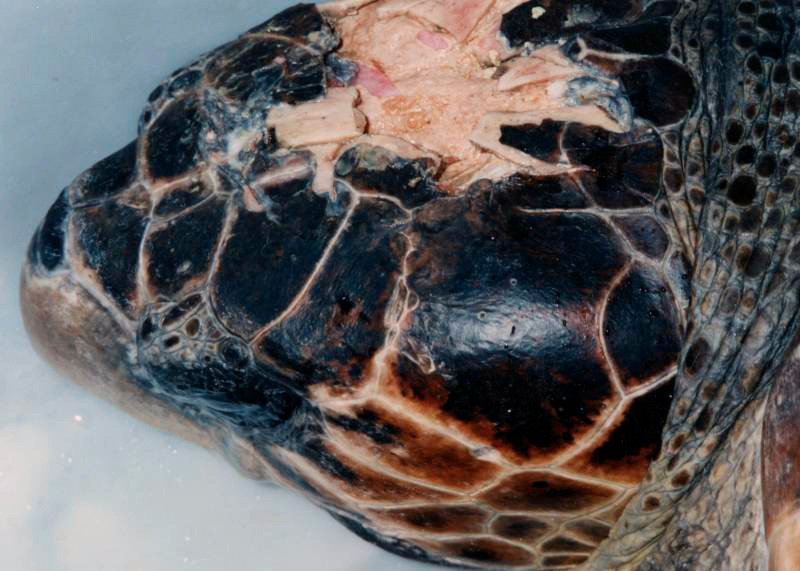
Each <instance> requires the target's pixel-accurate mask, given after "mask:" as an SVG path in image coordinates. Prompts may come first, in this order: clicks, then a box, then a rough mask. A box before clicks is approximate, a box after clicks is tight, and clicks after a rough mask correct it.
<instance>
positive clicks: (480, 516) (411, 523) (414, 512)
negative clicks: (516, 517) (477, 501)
mask: <svg viewBox="0 0 800 571" xmlns="http://www.w3.org/2000/svg"><path fill="white" fill-rule="evenodd" d="M371 513H372V514H374V516H375V517H376V518H378V519H380V520H383V521H386V522H387V523H389V524H390V525H399V526H401V527H407V528H410V529H414V530H422V531H428V532H436V533H481V532H482V531H483V529H484V525H485V524H486V521H487V520H488V518H489V514H488V513H487V512H485V511H484V510H481V509H479V508H476V507H472V506H430V507H420V508H398V509H393V510H371Z"/></svg>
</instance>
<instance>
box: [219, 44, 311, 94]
mask: <svg viewBox="0 0 800 571" xmlns="http://www.w3.org/2000/svg"><path fill="white" fill-rule="evenodd" d="M206 72H207V74H208V77H209V81H210V82H211V84H212V85H214V86H216V87H217V88H218V89H220V90H221V91H222V92H223V93H225V94H226V95H227V96H228V97H230V98H232V99H234V100H237V101H240V102H247V101H248V100H249V99H250V98H251V97H259V98H260V99H261V100H267V101H270V100H271V101H272V102H275V103H281V102H283V103H291V104H294V103H300V102H303V101H308V100H311V99H316V98H317V97H320V96H322V95H324V93H325V66H324V62H323V58H322V56H320V55H318V54H316V53H314V52H312V51H309V50H308V49H307V48H305V47H303V46H299V45H294V44H292V43H289V42H288V41H283V40H279V39H274V38H258V37H253V36H249V37H244V38H242V39H240V40H237V41H235V42H232V43H231V44H229V45H228V46H227V47H226V48H224V49H223V50H222V51H221V52H220V53H219V54H217V56H216V57H215V58H214V59H213V60H212V61H211V62H210V63H209V65H208V67H207V70H206Z"/></svg>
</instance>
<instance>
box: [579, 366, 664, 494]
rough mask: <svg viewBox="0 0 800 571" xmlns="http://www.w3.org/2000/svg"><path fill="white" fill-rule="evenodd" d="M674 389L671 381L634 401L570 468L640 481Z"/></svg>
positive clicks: (655, 446)
mask: <svg viewBox="0 0 800 571" xmlns="http://www.w3.org/2000/svg"><path fill="white" fill-rule="evenodd" d="M674 390H675V383H674V380H670V381H668V382H666V383H663V384H662V385H661V386H659V387H658V388H657V389H655V390H652V391H650V392H649V393H647V394H645V395H642V396H641V397H638V398H636V399H634V400H633V402H632V403H631V404H630V405H629V406H628V407H627V409H626V411H625V412H624V414H623V415H622V418H621V420H620V422H619V423H618V424H617V425H616V426H615V427H614V428H613V429H612V430H610V431H609V432H608V434H607V436H604V437H603V438H601V439H600V440H599V441H598V442H597V443H596V445H595V447H594V448H593V449H590V450H588V451H587V452H585V453H584V454H582V455H580V456H578V457H577V458H576V459H575V460H572V461H570V463H569V466H570V467H572V468H573V469H575V470H577V471H580V472H584V473H590V474H593V475H595V476H597V477H601V478H607V479H609V480H616V481H620V482H628V483H631V484H635V483H638V482H640V481H641V479H642V477H644V475H645V473H646V471H647V466H648V464H649V463H650V461H652V460H653V459H654V458H655V457H656V456H658V453H659V451H660V445H661V429H660V428H657V427H661V426H663V422H664V421H665V420H666V418H667V414H668V412H669V407H670V405H671V404H672V396H673V392H674Z"/></svg>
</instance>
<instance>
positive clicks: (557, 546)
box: [542, 537, 595, 553]
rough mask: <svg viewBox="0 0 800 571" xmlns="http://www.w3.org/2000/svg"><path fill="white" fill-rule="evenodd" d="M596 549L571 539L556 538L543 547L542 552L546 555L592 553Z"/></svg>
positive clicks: (545, 543)
mask: <svg viewBox="0 0 800 571" xmlns="http://www.w3.org/2000/svg"><path fill="white" fill-rule="evenodd" d="M594 549H595V548H594V546H593V545H586V544H585V543H581V542H580V541H575V540H574V539H571V538H569V537H554V538H553V539H549V540H547V541H545V542H544V544H543V545H542V551H543V552H545V553H548V552H549V553H564V552H574V553H591V552H592V551H594Z"/></svg>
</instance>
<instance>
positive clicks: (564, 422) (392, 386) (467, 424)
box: [383, 328, 618, 466]
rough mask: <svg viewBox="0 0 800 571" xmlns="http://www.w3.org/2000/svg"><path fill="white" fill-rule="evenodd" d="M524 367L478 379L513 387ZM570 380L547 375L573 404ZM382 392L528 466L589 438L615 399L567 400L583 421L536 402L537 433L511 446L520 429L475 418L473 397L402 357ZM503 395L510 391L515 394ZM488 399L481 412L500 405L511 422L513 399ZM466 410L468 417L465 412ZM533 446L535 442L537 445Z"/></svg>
mask: <svg viewBox="0 0 800 571" xmlns="http://www.w3.org/2000/svg"><path fill="white" fill-rule="evenodd" d="M572 330H573V331H575V330H576V329H575V328H573V329H572ZM599 354H600V353H599V349H598V355H599ZM598 362H599V361H598ZM524 366H525V364H520V366H519V368H514V367H513V364H509V363H498V364H497V369H496V370H495V372H494V373H493V375H492V376H491V377H487V376H486V375H483V376H482V377H481V378H480V380H482V381H485V382H486V383H490V382H492V381H491V379H509V380H508V381H507V382H508V385H509V386H511V387H514V386H515V383H519V382H522V381H521V379H524V378H526V375H525V370H524V368H523V367H524ZM481 374H482V373H481V372H476V376H477V375H481ZM529 380H530V382H535V381H536V379H529ZM572 381H573V379H570V378H567V377H565V376H563V375H561V374H560V373H558V372H554V373H552V375H551V384H552V385H554V389H553V390H564V391H565V392H569V395H570V399H571V398H572V397H573V396H574V397H575V399H579V398H581V397H580V395H579V394H576V392H577V387H576V386H574V383H573V382H572ZM383 390H384V396H386V397H388V398H389V399H391V400H392V401H394V402H397V403H398V404H399V405H400V406H402V407H404V408H409V409H411V410H415V411H416V412H418V413H420V414H423V415H425V416H427V417H429V418H432V419H435V420H436V421H438V422H440V423H442V424H443V425H445V426H448V427H450V428H452V429H454V430H457V431H459V432H463V433H464V434H465V435H466V436H467V437H469V438H470V439H472V440H475V441H477V442H479V443H480V444H482V445H486V446H489V447H491V448H493V449H495V450H497V451H499V452H500V453H501V454H502V455H503V456H504V457H505V458H507V459H509V460H510V461H512V462H514V463H518V464H523V465H528V466H537V465H541V464H545V463H547V462H548V461H550V460H552V459H554V458H556V457H557V456H558V455H560V454H562V453H563V452H564V451H565V450H567V449H568V448H569V447H570V446H571V445H573V444H574V443H575V442H576V441H579V440H580V439H581V438H582V437H584V436H585V435H586V434H588V433H590V432H591V430H592V428H594V426H595V423H596V422H599V421H600V420H601V419H602V417H603V415H605V414H606V412H607V411H610V410H613V408H614V405H615V404H616V402H617V399H618V396H617V394H616V393H615V392H613V391H612V390H611V388H610V387H609V388H608V392H607V393H605V395H594V396H598V399H597V400H589V399H587V400H584V401H582V402H580V406H579V404H578V403H577V401H572V400H570V401H569V402H572V403H575V409H580V411H581V412H580V413H579V414H580V415H585V418H577V417H575V418H569V419H567V418H565V415H564V414H562V411H561V410H559V408H558V407H557V406H556V403H555V402H550V401H547V400H540V401H537V403H538V406H539V407H540V409H541V411H542V414H540V415H538V418H539V419H540V420H539V421H537V422H538V424H536V423H532V424H534V425H537V426H538V425H540V428H541V429H542V434H535V428H536V426H534V425H532V426H530V427H529V430H526V431H525V434H526V438H528V440H526V441H525V442H517V440H518V438H517V436H516V435H517V434H518V433H521V432H522V429H521V428H520V426H517V424H518V423H516V424H515V423H512V422H509V425H508V426H507V425H506V421H505V420H503V419H490V418H488V417H487V416H484V415H483V414H481V413H482V412H484V411H483V410H482V409H481V403H479V402H474V401H473V400H472V397H473V396H475V395H474V394H470V393H467V392H466V391H465V390H464V389H463V388H461V387H455V388H454V387H453V386H452V383H451V382H450V380H448V379H447V378H445V377H444V376H443V375H441V374H439V373H438V372H433V373H424V372H422V371H420V370H419V368H418V367H417V366H416V365H414V364H412V363H411V362H410V361H408V360H407V359H405V358H404V357H402V356H393V357H392V358H391V359H390V367H389V372H388V374H387V378H386V384H385V385H384V388H383ZM473 390H475V389H473ZM487 390H488V388H487ZM509 390H510V391H512V392H513V391H514V390H518V389H516V388H512V389H509ZM602 391H605V387H603V388H602V389H597V392H598V393H600V392H602ZM462 392H463V393H464V394H462ZM601 397H604V398H601ZM490 400H491V402H490V403H488V404H487V406H486V408H487V409H491V410H492V412H493V413H494V412H497V410H495V409H498V410H499V409H500V408H502V407H500V405H501V404H502V405H504V406H505V408H502V411H503V413H504V414H505V413H507V414H506V416H508V417H509V418H512V419H513V418H517V417H514V416H512V415H513V414H514V413H515V412H516V409H517V408H519V407H520V406H521V403H520V402H519V401H518V400H511V399H507V398H505V397H502V396H498V395H495V396H494V397H493V398H492V399H490ZM566 400H567V397H566V396H564V397H562V399H560V400H559V402H563V401H566ZM467 408H468V409H469V412H467V411H466V409H467ZM472 408H474V409H475V410H472ZM519 414H521V413H519ZM512 434H513V435H514V436H512ZM548 435H549V436H548ZM536 443H541V445H537V444H536Z"/></svg>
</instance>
